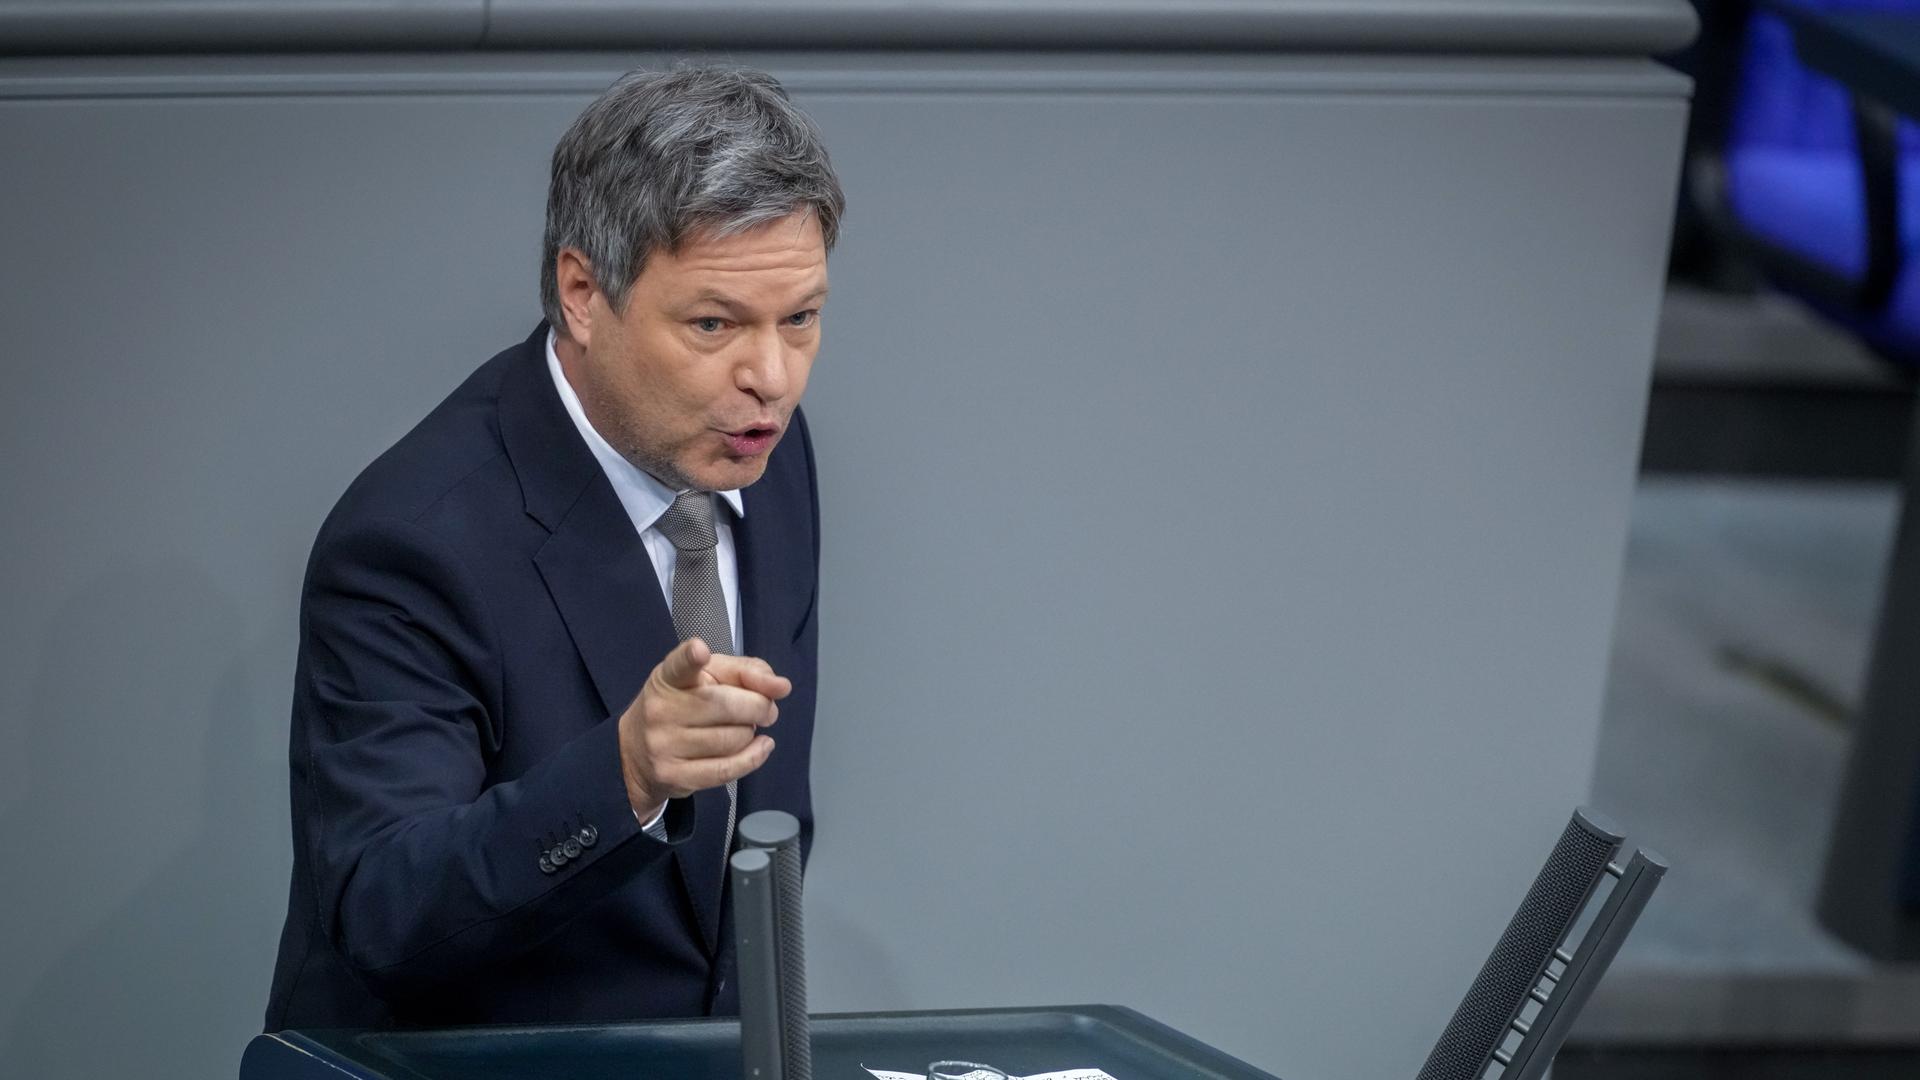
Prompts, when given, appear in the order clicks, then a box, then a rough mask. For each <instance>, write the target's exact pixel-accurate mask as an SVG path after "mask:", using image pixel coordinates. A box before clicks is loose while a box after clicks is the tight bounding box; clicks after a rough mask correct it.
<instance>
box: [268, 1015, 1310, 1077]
mask: <svg viewBox="0 0 1920 1080" xmlns="http://www.w3.org/2000/svg"><path fill="white" fill-rule="evenodd" d="M812 1026H813V1031H812V1035H813V1063H812V1064H813V1074H814V1075H815V1076H816V1077H819V1078H820V1080H830V1078H831V1080H871V1078H870V1076H869V1074H868V1073H867V1071H866V1070H867V1069H869V1068H872V1069H890V1070H895V1071H898V1072H913V1073H918V1072H922V1071H924V1070H925V1068H926V1065H927V1063H928V1062H929V1061H933V1060H936V1059H939V1058H965V1059H971V1060H975V1061H990V1062H992V1063H993V1064H995V1065H998V1066H999V1067H1000V1068H1002V1069H1005V1070H1007V1071H1008V1072H1010V1073H1012V1074H1013V1075H1016V1076H1031V1075H1033V1074H1035V1073H1044V1072H1052V1071H1056V1070H1061V1069H1070V1068H1080V1067H1098V1068H1102V1069H1105V1070H1106V1071H1107V1072H1109V1073H1111V1074H1113V1075H1114V1076H1119V1077H1125V1078H1126V1080H1274V1077H1273V1076H1272V1074H1270V1073H1265V1072H1262V1071H1260V1070H1259V1069H1256V1068H1254V1067H1253V1066H1251V1065H1248V1064H1247V1063H1245V1062H1243V1061H1240V1060H1238V1059H1236V1058H1233V1057H1230V1056H1228V1055H1227V1054H1223V1053H1221V1052H1220V1051H1218V1050H1215V1049H1213V1048H1212V1047H1209V1046H1206V1045H1205V1044H1203V1043H1200V1042H1198V1041H1196V1040H1194V1039H1191V1038H1188V1037H1187V1036H1185V1035H1182V1034H1181V1033H1179V1032H1178V1031H1175V1030H1173V1029H1172V1028H1170V1027H1167V1026H1166V1025H1164V1024H1160V1023H1157V1022H1155V1021H1153V1020H1150V1019H1148V1018H1147V1017H1145V1016H1142V1015H1140V1014H1139V1013H1137V1012H1134V1011H1133V1010H1131V1009H1123V1008H1118V1007H1116V1006H1112V1005H1078V1006H1071V1007H1065V1008H1039V1009H993V1010H982V1011H959V1012H900V1013H861V1014H840V1015H822V1016H815V1017H813V1022H812ZM739 1076H740V1024H739V1023H738V1022H737V1021H734V1020H666V1021H653V1022H648V1023H636V1024H613V1025H606V1026H579V1027H523V1028H512V1027H507V1028H471V1029H466V1030H446V1031H283V1032H278V1033H276V1034H271V1035H261V1036H257V1037H256V1038H255V1039H254V1040H253V1042H252V1043H250V1044H249V1045H248V1046H247V1051H246V1056H245V1057H244V1058H242V1060H241V1064H240V1080H553V1078H557V1077H564V1078H566V1080H738V1077H739Z"/></svg>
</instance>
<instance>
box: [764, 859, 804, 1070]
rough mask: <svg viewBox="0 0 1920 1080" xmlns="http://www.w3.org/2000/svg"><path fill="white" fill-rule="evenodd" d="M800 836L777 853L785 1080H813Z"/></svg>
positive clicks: (775, 871)
mask: <svg viewBox="0 0 1920 1080" xmlns="http://www.w3.org/2000/svg"><path fill="white" fill-rule="evenodd" d="M803 884H804V876H803V874H802V872H801V868H800V841H799V839H798V838H796V839H794V840H793V841H792V842H790V843H787V844H783V845H781V846H780V847H777V848H775V849H774V852H773V887H774V890H775V891H776V892H777V893H778V895H777V897H776V898H775V904H774V909H773V911H774V918H775V920H776V921H777V923H778V926H777V927H776V928H775V933H776V935H777V936H778V937H779V939H780V1013H781V1017H782V1023H781V1025H780V1031H781V1036H782V1038H783V1040H784V1042H785V1048H786V1057H785V1059H784V1060H783V1061H782V1063H781V1064H782V1068H783V1073H782V1075H783V1080H813V1026H812V1024H810V1023H809V1022H808V1019H807V946H806V942H805V940H804V938H803V937H802V935H801V925H802V922H803V920H802V918H801V912H800V894H801V891H802V885H803Z"/></svg>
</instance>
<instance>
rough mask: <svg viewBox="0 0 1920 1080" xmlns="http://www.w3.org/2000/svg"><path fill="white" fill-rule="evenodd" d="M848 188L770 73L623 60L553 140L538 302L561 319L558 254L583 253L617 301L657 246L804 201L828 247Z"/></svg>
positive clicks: (740, 226) (620, 304)
mask: <svg viewBox="0 0 1920 1080" xmlns="http://www.w3.org/2000/svg"><path fill="white" fill-rule="evenodd" d="M845 208H846V198H845V196H843V195H842V194H841V192H840V180H839V178H838V177H836V176H835V175H834V172H833V165H832V163H831V162H830V161H829V160H828V159H827V148H826V145H825V143H824V141H823V140H822V139H821V137H820V129H819V128H817V127H815V126H814V123H813V121H812V120H810V119H808V117H807V115H806V114H805V113H802V112H801V111H800V110H799V109H797V108H795V107H794V105H793V103H792V102H791V101H790V100H788V98H787V92H786V90H785V88H783V87H782V86H781V85H780V83H779V82H778V81H777V80H776V79H774V77H773V76H771V75H768V74H767V73H765V72H762V71H754V70H751V69H747V68H727V67H713V66H682V67H677V68H675V69H673V70H671V71H630V72H628V73H627V74H625V75H623V76H621V77H620V78H619V79H618V80H617V81H615V82H614V84H613V85H612V86H610V87H608V88H607V90H606V92H605V93H603V94H601V95H600V96H599V97H598V98H597V99H595V100H594V102H593V104H591V105H588V106H587V108H586V111H584V112H582V113H581V114H580V115H579V116H578V117H577V118H575V119H574V121H573V124H572V125H571V126H570V127H568V128H567V132H566V134H565V135H562V136H561V137H560V142H559V143H558V145H556V146H555V147H554V148H553V173H552V179H551V182H550V183H549V185H548V188H547V229H546V237H545V240H544V242H543V243H542V245H541V255H540V257H541V269H540V306H541V308H542V309H544V310H545V312H546V316H547V320H548V321H549V322H550V323H552V324H553V327H554V328H555V329H556V330H559V331H561V332H565V331H566V329H567V323H566V313H565V312H564V311H562V310H561V307H560V289H559V284H558V282H557V281H556V280H555V277H554V261H555V259H556V258H557V257H558V256H559V254H560V251H561V249H562V248H575V249H577V250H578V251H580V252H581V253H582V254H584V255H585V256H586V260H587V263H588V265H589V266H591V267H592V269H593V276H594V282H595V284H597V285H598V286H599V288H600V291H601V292H602V293H605V294H606V297H607V299H608V301H609V302H610V303H611V304H612V305H613V307H614V309H615V310H616V311H617V310H622V309H624V308H625V307H626V302H627V293H628V291H629V290H630V289H631V288H632V285H633V282H634V279H635V278H638V277H639V276H640V272H641V271H642V270H643V269H645V268H646V263H647V258H648V256H650V255H652V254H653V253H654V252H656V251H675V250H678V249H679V247H680V245H681V244H682V243H683V242H684V241H686V240H687V239H688V238H689V237H690V236H691V235H693V234H694V233H696V232H697V233H702V234H705V235H714V236H726V235H729V234H733V233H739V232H744V231H746V230H748V229H751V228H753V227H755V226H757V225H764V224H766V223H767V222H770V221H777V220H779V219H780V218H783V217H786V216H787V215H789V214H792V213H795V212H798V211H811V212H812V213H813V215H814V217H815V219H816V220H818V221H819V223H820V235H821V236H822V237H824V238H825V239H826V245H827V250H829V251H831V250H833V243H834V241H835V240H836V239H838V238H839V234H840V215H841V212H842V211H843V210H844V209H845Z"/></svg>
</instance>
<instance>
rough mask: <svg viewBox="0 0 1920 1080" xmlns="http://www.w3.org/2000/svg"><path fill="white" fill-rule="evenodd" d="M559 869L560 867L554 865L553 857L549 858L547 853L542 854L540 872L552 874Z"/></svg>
mask: <svg viewBox="0 0 1920 1080" xmlns="http://www.w3.org/2000/svg"><path fill="white" fill-rule="evenodd" d="M558 869H560V868H559V867H557V866H555V865H553V860H552V859H549V858H547V857H546V856H545V855H542V856H540V872H541V873H543V874H551V873H553V872H554V871H555V870H558Z"/></svg>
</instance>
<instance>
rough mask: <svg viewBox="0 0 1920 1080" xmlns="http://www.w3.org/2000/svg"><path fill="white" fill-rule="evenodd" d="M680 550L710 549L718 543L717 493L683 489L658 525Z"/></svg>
mask: <svg viewBox="0 0 1920 1080" xmlns="http://www.w3.org/2000/svg"><path fill="white" fill-rule="evenodd" d="M655 528H658V529H659V530H660V532H661V534H662V535H664V536H665V537H666V538H667V539H668V540H670V541H672V542H673V546H674V547H675V548H677V549H678V550H680V551H709V550H712V548H713V545H714V531H713V494H712V493H711V492H706V491H683V492H681V493H680V494H679V495H678V496H676V497H675V498H674V500H673V505H672V506H669V507H667V512H666V513H664V514H662V515H660V520H659V521H658V522H657V523H656V524H655Z"/></svg>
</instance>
